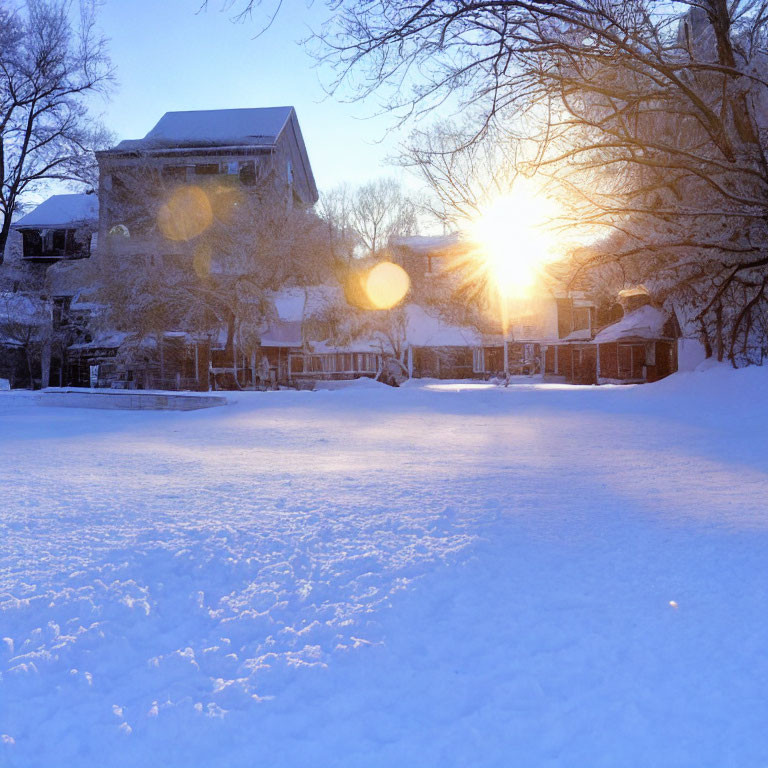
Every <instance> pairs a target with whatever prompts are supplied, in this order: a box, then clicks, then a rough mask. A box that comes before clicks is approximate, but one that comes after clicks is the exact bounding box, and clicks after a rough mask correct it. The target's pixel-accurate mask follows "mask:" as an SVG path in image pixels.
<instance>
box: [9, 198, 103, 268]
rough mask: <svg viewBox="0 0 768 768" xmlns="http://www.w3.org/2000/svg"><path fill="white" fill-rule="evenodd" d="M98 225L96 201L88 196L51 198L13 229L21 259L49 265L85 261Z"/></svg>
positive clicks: (13, 226)
mask: <svg viewBox="0 0 768 768" xmlns="http://www.w3.org/2000/svg"><path fill="white" fill-rule="evenodd" d="M98 222H99V198H98V196H97V195H96V194H94V193H92V192H88V193H85V194H73V195H52V196H51V197H49V198H48V199H47V200H45V201H44V202H43V203H41V204H40V205H38V206H37V207H36V208H35V209H34V210H32V211H30V212H29V213H28V214H27V215H26V216H22V217H21V218H20V219H19V220H18V221H15V222H14V223H13V225H12V228H13V229H14V230H16V231H17V232H18V233H19V234H20V235H21V238H22V249H21V257H22V259H24V260H25V261H28V262H45V263H51V262H55V261H60V260H62V259H87V258H88V257H89V256H90V255H91V247H92V240H93V239H94V238H93V235H94V233H95V232H96V229H97V227H98Z"/></svg>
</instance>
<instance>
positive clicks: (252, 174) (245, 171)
mask: <svg viewBox="0 0 768 768" xmlns="http://www.w3.org/2000/svg"><path fill="white" fill-rule="evenodd" d="M240 181H241V183H242V184H244V185H245V186H246V187H252V186H253V185H254V184H256V166H255V164H254V163H253V161H252V160H251V161H248V162H247V163H243V164H242V165H241V166H240Z"/></svg>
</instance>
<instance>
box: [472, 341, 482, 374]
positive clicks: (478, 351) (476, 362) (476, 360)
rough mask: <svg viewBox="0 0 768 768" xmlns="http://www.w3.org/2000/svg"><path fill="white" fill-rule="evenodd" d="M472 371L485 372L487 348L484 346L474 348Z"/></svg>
mask: <svg viewBox="0 0 768 768" xmlns="http://www.w3.org/2000/svg"><path fill="white" fill-rule="evenodd" d="M472 373H485V350H484V349H483V348H482V347H475V348H474V349H473V350H472Z"/></svg>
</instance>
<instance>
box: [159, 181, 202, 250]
mask: <svg viewBox="0 0 768 768" xmlns="http://www.w3.org/2000/svg"><path fill="white" fill-rule="evenodd" d="M212 221H213V210H212V209H211V203H210V201H209V200H208V195H206V194H205V192H204V191H203V190H202V189H200V187H180V188H179V189H177V190H176V191H175V192H174V193H173V194H172V195H171V199H170V200H169V201H168V202H167V203H165V205H163V206H161V207H160V210H159V211H158V213H157V226H158V227H159V228H160V231H161V232H162V233H163V235H164V236H165V237H166V238H168V240H174V241H186V240H192V239H193V238H195V237H197V236H198V235H201V234H202V233H203V232H205V230H206V229H208V227H210V226H211V222H212Z"/></svg>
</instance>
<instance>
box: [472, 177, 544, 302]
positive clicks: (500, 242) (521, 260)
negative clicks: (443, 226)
mask: <svg viewBox="0 0 768 768" xmlns="http://www.w3.org/2000/svg"><path fill="white" fill-rule="evenodd" d="M556 213H557V206H556V205H555V203H554V201H552V200H551V199H550V198H547V197H546V196H544V195H542V194H541V193H540V191H539V190H537V189H536V187H535V186H534V185H533V184H532V183H518V184H516V185H515V189H514V191H513V192H512V193H511V194H509V195H505V196H504V197H500V198H497V199H496V200H495V201H493V203H491V204H490V205H489V206H488V207H487V208H486V209H485V210H484V211H482V213H481V215H480V216H479V217H478V218H477V219H476V221H475V222H474V225H473V227H472V236H473V238H474V239H475V240H476V241H477V245H478V248H479V256H480V258H481V259H482V260H483V261H484V268H485V270H486V272H487V273H488V274H489V276H490V277H491V280H492V281H493V283H494V286H495V287H496V289H497V290H498V292H499V294H501V296H503V297H513V296H518V295H525V294H526V293H528V291H529V290H530V288H531V286H532V285H533V284H534V282H535V281H536V277H537V275H538V274H539V271H540V270H541V268H542V267H543V266H544V265H545V264H546V263H547V262H549V261H552V260H553V259H555V258H556V257H557V243H556V241H555V238H554V236H553V234H552V232H551V231H549V230H548V228H547V224H548V222H550V221H551V220H552V219H553V218H554V217H555V215H556Z"/></svg>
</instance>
